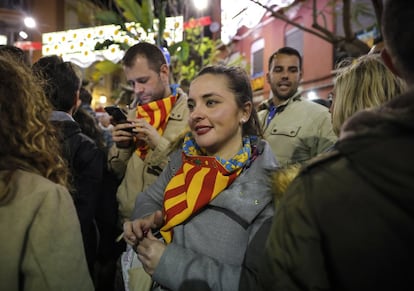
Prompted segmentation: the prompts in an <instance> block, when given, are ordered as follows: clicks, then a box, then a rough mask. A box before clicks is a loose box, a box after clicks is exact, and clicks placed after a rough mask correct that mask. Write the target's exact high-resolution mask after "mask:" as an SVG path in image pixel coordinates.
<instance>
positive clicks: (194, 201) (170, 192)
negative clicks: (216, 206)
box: [160, 133, 256, 243]
mask: <svg viewBox="0 0 414 291" xmlns="http://www.w3.org/2000/svg"><path fill="white" fill-rule="evenodd" d="M251 138H252V139H253V138H256V137H245V138H243V148H242V149H241V150H240V151H239V152H238V153H237V154H236V155H235V156H234V157H233V158H231V159H230V160H228V161H226V160H224V159H221V158H219V157H209V156H205V152H204V151H203V149H201V148H200V147H199V146H198V145H197V144H196V142H195V140H194V138H193V137H192V134H191V133H187V135H186V136H185V138H184V143H183V153H182V155H183V164H182V166H181V168H180V169H179V170H178V171H177V173H176V174H175V176H174V177H173V178H172V179H171V180H170V182H169V183H168V185H167V187H166V189H165V192H164V207H163V208H164V221H165V225H164V226H163V227H162V228H161V230H160V232H161V234H162V236H163V238H164V240H165V241H166V242H167V243H170V242H171V240H172V236H173V232H172V229H173V228H174V227H175V226H176V225H179V224H181V223H183V222H184V221H185V220H186V219H187V218H189V217H190V216H191V215H192V214H194V213H196V212H197V211H198V210H200V209H201V208H203V207H204V206H205V205H207V204H208V203H209V202H210V201H211V200H213V199H214V198H215V197H216V196H217V195H218V194H219V193H220V192H221V191H223V190H224V189H226V188H227V187H228V186H229V185H230V184H231V183H233V181H234V180H235V179H236V178H237V176H238V175H239V174H240V172H241V171H242V169H243V167H244V166H245V165H246V163H247V162H248V161H249V160H250V157H251V155H252V148H251Z"/></svg>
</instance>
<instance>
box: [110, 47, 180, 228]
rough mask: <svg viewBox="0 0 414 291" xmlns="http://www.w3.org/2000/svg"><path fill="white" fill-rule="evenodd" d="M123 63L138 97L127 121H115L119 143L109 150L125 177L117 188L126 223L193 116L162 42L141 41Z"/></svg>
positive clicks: (113, 167)
mask: <svg viewBox="0 0 414 291" xmlns="http://www.w3.org/2000/svg"><path fill="white" fill-rule="evenodd" d="M122 63H123V67H124V72H125V76H126V79H127V82H128V83H129V85H130V86H131V87H132V88H133V91H134V100H133V102H132V103H131V104H130V110H129V112H128V118H127V121H128V122H126V123H125V122H122V123H118V124H116V125H115V127H114V130H113V132H112V137H113V141H114V142H115V145H114V146H113V147H112V148H111V150H110V152H109V155H108V159H109V161H108V162H109V168H110V169H111V170H112V171H113V172H114V173H116V175H117V176H118V178H120V179H122V181H121V184H120V185H119V187H118V190H117V200H118V203H119V216H120V220H121V221H120V222H121V223H123V221H124V220H125V219H129V218H130V215H131V213H132V210H133V209H134V205H135V200H136V197H137V195H138V194H139V193H140V192H142V191H143V190H145V189H146V188H147V187H148V186H149V185H150V184H152V183H153V182H154V181H155V180H156V179H157V177H158V176H159V175H160V173H161V171H162V169H163V168H164V167H165V165H166V164H167V162H168V153H169V150H170V147H171V143H172V141H174V140H175V139H176V138H177V137H178V136H179V135H180V134H181V133H182V132H183V131H184V128H185V127H186V125H187V119H188V108H187V102H186V100H187V97H186V95H185V93H184V92H183V91H182V90H181V89H180V88H178V86H170V83H169V78H170V76H169V73H170V71H169V67H168V64H167V61H166V59H165V56H164V54H163V52H162V51H161V50H160V49H159V48H158V47H157V46H155V45H152V44H149V43H145V42H141V43H138V44H136V45H134V46H132V47H130V48H129V49H128V50H127V52H126V53H125V56H124V58H123V60H122ZM131 129H132V132H131V131H130V130H131Z"/></svg>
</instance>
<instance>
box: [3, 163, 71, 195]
mask: <svg viewBox="0 0 414 291" xmlns="http://www.w3.org/2000/svg"><path fill="white" fill-rule="evenodd" d="M2 175H4V174H2ZM9 183H10V184H9V187H10V188H11V189H13V191H16V193H18V194H19V193H20V194H24V193H26V195H27V196H33V195H38V196H39V198H41V196H42V193H43V195H47V194H50V193H52V194H53V195H54V194H56V193H62V194H65V195H66V194H68V195H69V192H68V190H67V189H66V188H65V187H63V186H62V185H59V184H56V183H54V182H52V181H51V180H49V179H47V178H45V177H43V176H41V175H39V174H36V173H32V172H28V171H24V170H16V171H15V172H14V173H13V176H12V179H10V181H9ZM29 189H30V191H29Z"/></svg>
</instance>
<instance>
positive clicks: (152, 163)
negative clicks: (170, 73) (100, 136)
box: [108, 90, 188, 221]
mask: <svg viewBox="0 0 414 291" xmlns="http://www.w3.org/2000/svg"><path fill="white" fill-rule="evenodd" d="M179 92H180V93H179V98H178V100H177V102H176V104H175V105H174V107H173V109H172V111H171V113H170V117H169V119H168V123H167V126H166V128H165V130H164V133H163V135H162V137H161V139H160V142H159V144H158V145H157V147H156V148H155V149H154V150H149V151H148V154H147V156H146V157H145V160H142V159H141V158H139V157H138V155H136V154H135V149H134V148H132V147H131V148H129V149H121V148H117V147H116V145H114V146H113V147H112V148H111V150H110V152H109V157H108V158H109V167H110V169H111V170H112V171H113V172H115V173H116V174H117V176H118V177H119V178H122V177H123V179H122V182H121V184H120V185H119V187H118V191H117V193H116V195H117V199H118V203H119V215H120V219H121V221H123V220H125V219H129V218H130V216H131V214H132V210H133V209H134V206H135V200H136V198H137V196H138V193H140V192H142V191H144V190H145V189H146V188H147V187H148V186H149V185H150V184H152V183H153V182H154V181H155V180H156V179H157V178H158V176H159V175H160V173H161V172H162V169H164V167H165V166H166V164H167V163H168V153H169V152H170V150H171V143H172V142H173V141H175V140H176V139H177V138H178V136H179V135H180V134H182V133H183V131H184V130H185V128H186V126H187V121H188V108H187V96H186V95H185V94H184V93H183V92H182V91H181V90H180V91H179ZM134 112H135V111H134Z"/></svg>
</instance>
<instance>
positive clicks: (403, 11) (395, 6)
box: [382, 0, 414, 75]
mask: <svg viewBox="0 0 414 291" xmlns="http://www.w3.org/2000/svg"><path fill="white" fill-rule="evenodd" d="M382 26H383V27H382V31H383V36H384V40H385V44H386V47H387V48H388V50H389V52H390V54H391V55H392V56H393V57H394V58H395V59H396V64H395V65H396V66H397V69H400V70H402V71H403V72H402V73H403V74H404V73H405V74H412V75H414V57H413V52H414V42H413V38H414V32H413V30H412V27H413V26H414V1H407V0H392V1H391V0H387V1H386V2H385V5H384V11H383V15H382Z"/></svg>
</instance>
